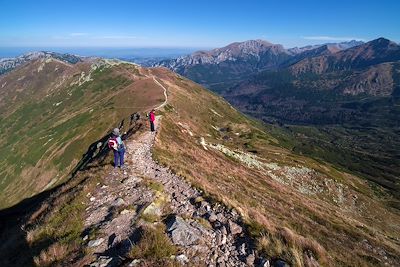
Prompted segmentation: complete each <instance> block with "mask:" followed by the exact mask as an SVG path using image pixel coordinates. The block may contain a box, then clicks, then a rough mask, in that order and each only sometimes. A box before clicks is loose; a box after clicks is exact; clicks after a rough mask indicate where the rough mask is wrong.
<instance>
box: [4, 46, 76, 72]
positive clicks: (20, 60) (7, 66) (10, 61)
mask: <svg viewBox="0 0 400 267" xmlns="http://www.w3.org/2000/svg"><path fill="white" fill-rule="evenodd" d="M41 58H55V59H59V60H62V61H64V62H67V63H71V64H75V63H77V62H80V61H82V59H81V57H79V56H75V55H71V54H60V53H55V52H45V51H40V52H30V53H26V54H24V55H21V56H19V57H15V58H0V75H1V74H3V73H6V72H8V71H11V70H13V69H15V68H16V67H18V66H20V65H22V64H24V63H26V62H28V61H31V60H35V59H41Z"/></svg>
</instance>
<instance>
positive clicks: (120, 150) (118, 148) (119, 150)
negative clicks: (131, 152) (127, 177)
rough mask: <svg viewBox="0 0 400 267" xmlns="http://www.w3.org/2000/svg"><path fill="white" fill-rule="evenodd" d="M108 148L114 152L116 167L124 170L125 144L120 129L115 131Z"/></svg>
mask: <svg viewBox="0 0 400 267" xmlns="http://www.w3.org/2000/svg"><path fill="white" fill-rule="evenodd" d="M108 147H109V148H110V149H112V150H113V151H114V167H115V168H117V167H120V168H124V154H125V144H124V142H122V139H121V134H120V132H119V129H118V128H115V129H114V130H113V132H112V136H111V138H110V139H109V140H108Z"/></svg>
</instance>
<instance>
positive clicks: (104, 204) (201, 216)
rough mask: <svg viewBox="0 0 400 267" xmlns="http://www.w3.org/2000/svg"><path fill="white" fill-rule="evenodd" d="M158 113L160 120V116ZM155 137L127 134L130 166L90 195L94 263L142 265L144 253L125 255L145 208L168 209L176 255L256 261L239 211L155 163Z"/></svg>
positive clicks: (232, 262) (186, 261) (213, 262)
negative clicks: (130, 257) (204, 195)
mask: <svg viewBox="0 0 400 267" xmlns="http://www.w3.org/2000/svg"><path fill="white" fill-rule="evenodd" d="M156 119H157V122H158V123H160V116H157V118H156ZM155 139H156V135H155V134H154V133H151V132H149V131H146V132H143V133H141V134H139V135H138V136H134V137H132V138H131V139H130V140H126V141H125V142H126V146H127V150H126V165H127V167H126V169H125V170H120V169H115V170H112V171H111V172H110V173H109V174H108V176H107V177H105V179H104V183H103V184H98V185H97V186H96V189H95V190H94V192H93V193H92V194H88V195H87V197H88V198H89V200H90V203H89V206H88V208H87V210H86V220H85V227H86V228H87V229H96V230H94V232H96V235H95V237H89V236H90V235H89V234H88V235H87V236H85V237H84V240H85V242H87V243H86V244H87V246H88V247H89V248H90V249H91V250H93V252H94V254H95V255H97V259H96V260H95V261H94V262H92V263H91V265H90V266H140V264H139V263H140V261H141V259H135V260H134V261H131V260H130V262H126V258H125V256H124V255H126V253H127V252H128V251H130V249H131V248H132V246H134V243H135V241H136V239H137V231H138V228H139V227H140V225H142V224H143V223H146V222H144V221H143V219H141V217H142V216H143V214H150V215H162V216H165V215H167V214H169V216H168V218H167V220H166V221H164V222H165V223H166V231H167V234H168V236H169V238H170V239H171V240H172V242H173V243H174V244H175V245H177V246H178V247H179V253H178V255H176V260H177V261H179V262H181V263H182V264H183V265H189V266H190V265H194V264H198V265H204V264H206V265H207V266H253V265H254V262H255V253H254V251H253V250H252V246H251V245H250V243H249V242H250V240H249V239H248V238H246V236H245V235H244V230H243V229H242V226H240V225H241V219H240V216H239V214H238V213H237V212H236V211H235V210H233V209H232V210H230V209H228V208H226V207H225V206H223V205H221V204H219V203H216V204H212V203H210V202H208V201H207V200H205V199H203V198H202V197H201V195H202V193H201V192H200V191H199V190H198V189H196V188H194V187H192V186H191V185H190V184H189V183H188V182H186V181H185V180H184V179H183V178H182V177H180V176H178V175H175V174H173V173H172V172H171V171H170V170H169V169H168V168H166V167H163V166H160V165H159V164H158V163H156V162H155V161H154V160H153V158H152V153H151V149H152V146H153V144H154V141H155ZM151 183H153V185H158V186H153V187H152V186H149V184H151ZM160 185H162V186H160ZM154 187H155V188H156V190H154ZM165 211H168V213H167V214H165ZM147 223H148V222H147ZM135 264H136V265H135ZM137 264H139V265H137Z"/></svg>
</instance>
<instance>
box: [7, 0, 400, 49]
mask: <svg viewBox="0 0 400 267" xmlns="http://www.w3.org/2000/svg"><path fill="white" fill-rule="evenodd" d="M383 2H384V3H385V4H382V2H369V3H365V1H361V0H355V1H351V2H349V1H345V0H338V1H333V2H325V1H323V2H321V1H316V0H314V1H313V0H306V1H302V2H301V3H299V2H293V3H290V4H287V3H282V2H276V1H261V0H254V1H251V3H245V2H241V1H227V0H221V1H209V0H203V1H196V2H194V1H189V2H188V1H183V0H182V1H181V0H171V1H151V2H133V1H125V0H119V1H116V2H113V3H111V2H109V1H101V0H99V1H91V0H88V1H76V0H71V1H58V2H56V3H55V2H53V1H49V0H37V1H22V0H21V1H12V2H11V1H7V2H6V1H3V2H2V3H1V4H0V6H1V9H2V11H3V14H2V16H1V17H0V28H1V29H2V30H1V31H0V46H3V47H181V48H182V47H184V48H186V47H196V48H205V47H209V48H211V47H221V46H224V45H226V44H229V43H232V42H236V41H244V40H250V39H264V40H268V41H270V42H273V43H279V44H282V45H284V46H285V47H294V46H306V45H313V44H318V43H328V42H343V41H349V40H353V39H354V40H362V41H367V40H372V39H375V38H378V37H381V36H383V37H385V38H388V39H390V40H393V41H395V42H399V41H400V31H399V26H400V20H399V18H398V12H397V11H398V10H399V8H400V2H398V1H390V0H386V1H383ZM49 22H50V23H49Z"/></svg>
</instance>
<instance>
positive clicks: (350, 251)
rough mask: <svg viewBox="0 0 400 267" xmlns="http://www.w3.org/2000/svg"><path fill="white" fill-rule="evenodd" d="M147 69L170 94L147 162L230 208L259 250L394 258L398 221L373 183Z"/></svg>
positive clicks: (344, 261) (299, 257)
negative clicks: (295, 148) (292, 147)
mask: <svg viewBox="0 0 400 267" xmlns="http://www.w3.org/2000/svg"><path fill="white" fill-rule="evenodd" d="M153 72H155V73H156V75H157V77H159V79H160V81H161V82H162V83H163V84H164V85H165V86H166V87H167V88H168V92H169V105H167V106H166V108H165V111H164V113H163V115H164V116H163V119H162V123H161V129H160V134H159V136H158V138H157V142H156V146H155V148H154V156H155V158H156V159H157V160H159V161H160V162H161V163H163V164H166V165H168V166H170V167H171V168H172V169H174V170H175V171H176V172H177V173H179V174H182V175H183V176H185V177H186V178H187V179H188V180H190V181H191V182H192V183H193V184H195V185H197V186H198V187H200V188H202V189H204V190H205V191H206V192H207V193H209V194H210V195H211V196H212V197H215V198H217V199H221V200H223V201H224V202H225V203H228V204H229V205H232V206H233V207H235V208H237V210H239V211H240V212H241V213H242V214H243V215H244V217H245V218H246V220H247V223H248V224H249V226H250V229H251V234H253V235H254V236H255V237H256V238H257V240H258V243H257V249H258V250H259V251H260V252H261V253H262V254H265V255H268V256H269V257H280V258H284V259H285V260H287V261H289V262H291V263H292V264H295V265H296V266H297V265H302V264H308V266H312V265H310V262H313V261H314V260H317V261H318V262H319V263H320V264H322V265H324V266H332V265H333V266H377V265H384V263H385V262H387V263H388V264H394V263H396V262H398V261H399V256H398V255H399V252H400V247H399V242H398V240H397V239H396V238H398V236H399V233H400V229H399V225H398V223H397V222H398V220H399V218H400V217H399V214H398V213H396V211H393V210H390V208H389V207H387V206H386V205H385V203H384V201H383V200H381V198H380V197H379V196H378V195H379V194H378V192H380V190H379V188H375V189H374V190H373V189H371V188H370V187H369V185H368V184H367V183H366V182H365V181H364V180H362V179H360V178H358V177H356V176H353V175H350V174H348V173H345V172H341V171H338V170H337V169H335V168H334V167H333V166H331V165H329V164H325V163H321V162H317V161H315V160H312V159H310V158H307V157H304V156H300V155H296V154H294V153H292V152H291V151H289V150H286V149H284V148H283V147H284V146H285V144H284V143H283V142H284V141H283V140H284V139H282V138H281V137H280V132H281V131H280V130H279V129H276V128H272V127H269V128H268V127H263V126H261V125H260V124H259V123H257V122H255V121H252V120H249V119H248V118H246V117H245V116H243V115H242V114H241V113H239V112H237V111H236V110H235V109H234V108H232V107H231V106H230V105H229V104H227V103H226V102H225V101H224V100H222V99H221V98H220V97H217V96H216V95H214V94H212V93H210V92H209V91H207V90H205V89H203V88H201V87H200V86H199V85H197V84H195V83H193V82H191V81H189V80H187V79H184V78H182V77H180V76H178V75H175V74H172V73H170V72H169V71H166V70H163V69H157V70H153ZM272 133H273V134H272Z"/></svg>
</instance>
